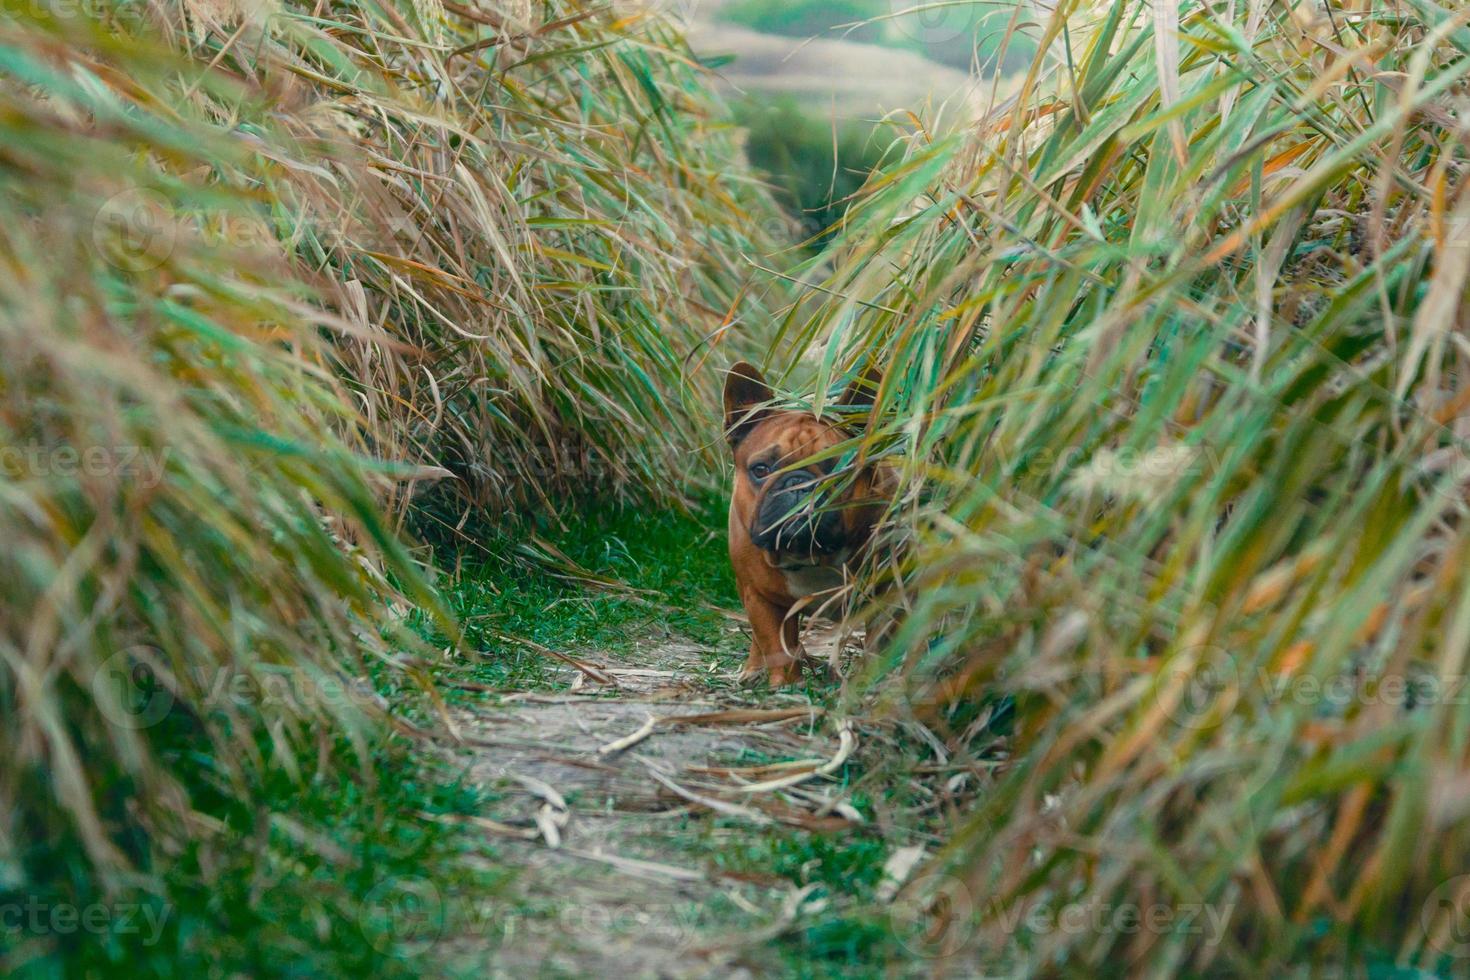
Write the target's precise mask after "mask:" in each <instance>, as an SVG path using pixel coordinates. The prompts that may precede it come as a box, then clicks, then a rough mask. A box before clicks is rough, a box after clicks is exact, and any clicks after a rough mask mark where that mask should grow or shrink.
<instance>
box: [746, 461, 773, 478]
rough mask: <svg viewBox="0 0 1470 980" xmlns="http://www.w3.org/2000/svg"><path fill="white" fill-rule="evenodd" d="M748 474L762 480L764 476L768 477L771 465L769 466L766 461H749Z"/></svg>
mask: <svg viewBox="0 0 1470 980" xmlns="http://www.w3.org/2000/svg"><path fill="white" fill-rule="evenodd" d="M750 475H751V476H753V477H755V478H756V479H757V480H764V479H765V478H766V477H768V476H770V475H771V467H770V464H768V463H751V464H750Z"/></svg>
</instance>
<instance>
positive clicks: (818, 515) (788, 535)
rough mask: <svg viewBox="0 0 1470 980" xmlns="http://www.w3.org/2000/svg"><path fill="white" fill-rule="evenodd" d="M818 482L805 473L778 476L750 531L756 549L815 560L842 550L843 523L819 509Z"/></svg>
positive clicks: (832, 513)
mask: <svg viewBox="0 0 1470 980" xmlns="http://www.w3.org/2000/svg"><path fill="white" fill-rule="evenodd" d="M819 479H821V478H820V477H818V476H815V475H813V474H812V473H810V472H808V471H806V470H796V471H795V472H792V473H787V474H784V475H782V476H778V477H776V482H775V484H773V485H772V486H771V488H770V489H769V490H768V491H766V494H765V497H764V498H763V499H762V500H761V504H760V507H759V509H758V510H757V511H756V515H755V526H754V527H752V528H751V529H750V530H751V534H750V538H751V540H752V541H753V542H754V543H755V546H756V547H757V548H761V549H762V550H765V551H770V552H773V553H775V554H782V555H786V554H791V555H804V556H812V557H817V556H820V555H823V554H829V553H832V552H836V551H840V550H841V549H842V546H843V531H842V520H841V518H840V517H839V516H838V515H837V513H836V511H834V510H822V509H821V508H820V506H819V505H820V501H819V499H818V498H819V497H820V496H821V495H820V494H818V493H817V492H816V488H817V481H818V480H819Z"/></svg>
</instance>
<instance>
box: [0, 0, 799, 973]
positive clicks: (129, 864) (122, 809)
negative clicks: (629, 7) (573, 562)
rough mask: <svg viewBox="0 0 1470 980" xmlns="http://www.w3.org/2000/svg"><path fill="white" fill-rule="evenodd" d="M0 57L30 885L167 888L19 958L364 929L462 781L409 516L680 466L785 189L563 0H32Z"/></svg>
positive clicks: (13, 815)
mask: <svg viewBox="0 0 1470 980" xmlns="http://www.w3.org/2000/svg"><path fill="white" fill-rule="evenodd" d="M466 9H467V10H468V8H466ZM523 17H524V18H528V19H522V18H523ZM0 60H3V62H4V65H5V71H4V73H3V74H4V78H3V80H0V110H3V111H0V265H3V267H4V269H5V274H4V275H3V276H0V528H3V530H4V535H5V540H6V546H5V548H4V549H3V550H0V581H4V583H5V589H4V593H3V598H0V623H3V625H0V753H3V754H4V757H5V759H6V765H5V767H4V770H3V772H0V906H3V907H4V909H5V910H6V914H7V915H8V914H9V913H10V910H12V909H13V908H14V907H16V906H20V907H22V908H24V907H27V904H28V903H31V904H34V903H45V904H46V905H47V907H48V908H55V907H59V906H65V907H66V908H69V909H72V910H78V909H84V908H89V907H92V906H94V905H97V904H98V903H105V904H106V906H107V907H108V908H116V907H119V906H120V905H123V904H130V903H142V904H144V905H149V906H150V907H157V908H166V909H170V910H172V911H171V915H170V917H169V919H168V923H167V928H166V931H165V932H164V933H163V934H162V935H161V936H160V937H156V938H157V944H155V945H150V946H148V948H147V949H139V948H135V947H136V942H135V941H134V940H136V939H137V935H136V934H134V933H124V932H119V931H118V930H116V929H112V930H108V929H103V930H100V931H98V930H93V929H87V930H84V932H83V933H81V934H77V933H75V932H74V931H73V932H68V931H65V930H64V929H62V928H59V927H57V928H53V927H52V926H51V925H49V924H46V923H43V924H42V925H39V926H30V927H24V928H21V929H18V930H17V929H16V928H14V927H12V926H10V925H9V924H7V925H6V927H5V928H4V929H3V930H0V971H3V972H6V973H13V972H31V973H37V974H56V973H72V972H77V973H82V972H86V971H88V970H103V969H104V964H113V965H114V968H119V969H120V968H121V967H120V966H119V964H128V965H129V966H131V965H133V964H139V965H140V967H141V968H145V969H153V970H156V971H157V972H160V973H170V972H176V973H179V974H182V975H190V976H193V975H198V974H200V973H206V972H213V970H212V969H210V968H206V964H216V969H218V970H223V971H225V972H236V971H238V972H245V973H265V974H270V973H276V972H289V971H299V972H307V971H310V972H327V973H341V974H353V975H361V974H362V973H364V972H375V971H376V969H377V966H376V965H374V963H375V959H376V958H377V957H378V956H379V954H380V953H383V950H379V949H378V948H377V947H376V946H375V945H374V944H372V943H369V944H368V947H370V948H365V947H364V944H363V937H362V935H361V929H359V927H358V925H357V917H356V916H355V915H353V914H351V910H352V909H353V908H363V907H365V906H369V905H371V902H372V889H373V888H374V887H376V885H377V876H378V874H379V873H380V872H381V871H384V870H386V871H388V872H389V873H394V870H395V869H397V868H403V867H405V866H408V865H412V864H414V863H415V862H419V863H421V865H422V866H423V867H425V868H429V867H433V868H434V871H433V874H434V875H435V876H441V875H442V876H443V880H445V881H452V880H454V879H455V877H456V876H457V875H459V874H462V873H464V872H462V871H461V870H456V869H455V868H453V867H440V866H438V865H437V864H436V863H435V862H436V860H437V859H436V858H435V856H434V853H435V852H433V850H432V848H433V847H434V846H435V845H433V844H432V841H430V840H429V831H426V830H424V829H423V828H422V827H421V826H420V823H421V821H420V819H419V818H417V817H415V816H414V814H415V813H416V812H418V811H424V810H433V809H435V808H436V807H438V806H440V805H441V804H440V802H439V801H440V800H441V798H442V799H443V800H444V801H445V802H444V803H443V805H444V806H447V807H453V808H458V807H460V806H461V805H463V806H466V807H468V806H471V803H469V802H463V801H461V803H456V802H454V794H453V793H452V792H450V790H448V789H446V788H444V787H442V786H438V784H437V782H436V780H437V779H438V775H434V776H433V777H430V776H425V777H423V779H422V780H420V779H419V777H418V776H415V775H413V774H414V773H415V772H416V767H417V766H418V765H420V764H421V760H418V754H417V753H414V752H412V751H411V749H413V748H414V747H415V742H418V741H421V740H423V739H426V738H429V737H431V735H432V734H433V732H431V731H429V730H428V729H427V728H426V729H419V728H415V727H412V726H411V725H410V724H409V723H408V722H409V720H419V721H423V722H424V723H425V725H426V726H428V725H433V726H435V727H437V724H438V722H440V721H441V720H442V711H443V708H442V699H441V697H440V696H439V695H438V693H437V692H436V691H435V690H434V688H433V686H432V684H431V683H430V676H431V673H432V671H433V667H432V664H433V660H434V658H435V657H436V656H437V655H438V652H439V651H438V650H437V649H434V648H429V647H427V646H425V645H424V644H423V643H422V642H421V639H420V637H419V636H418V635H416V634H415V632H414V630H412V629H410V628H409V624H408V618H409V616H410V615H412V616H414V617H415V618H416V625H417V626H418V628H419V630H420V631H421V632H423V633H425V634H428V635H432V636H434V637H435V639H436V641H438V642H442V643H444V644H445V645H448V646H455V645H457V644H459V643H461V642H462V634H461V632H460V626H459V624H457V623H456V621H455V619H454V616H453V615H452V613H451V611H450V609H449V608H448V607H447V604H446V602H445V601H444V598H443V597H441V595H440V593H439V592H438V591H437V590H436V579H437V578H438V577H439V573H438V572H437V571H435V570H433V569H432V568H429V567H428V566H426V565H425V564H424V563H423V562H422V558H423V557H424V556H423V554H422V553H418V552H415V551H413V550H412V549H411V547H410V546H409V545H408V544H407V543H406V542H405V541H404V539H403V538H402V537H401V536H400V528H401V527H402V526H403V525H404V524H406V523H413V524H414V525H416V526H427V527H431V528H435V529H437V530H439V531H445V525H449V526H450V527H452V526H453V525H454V523H455V522H456V521H457V520H458V519H459V517H460V516H461V515H463V514H464V513H465V511H466V509H470V508H474V509H476V512H478V513H492V514H503V513H504V512H505V509H506V508H508V507H519V506H526V505H536V506H541V507H544V506H545V505H546V503H547V502H548V501H550V500H553V499H555V500H561V499H565V498H566V497H567V495H568V492H569V489H570V488H572V487H578V486H583V485H586V484H587V483H588V482H591V481H594V480H595V481H596V483H597V485H598V487H599V489H600V490H601V492H602V493H603V495H604V496H607V497H611V498H618V497H634V496H636V497H637V498H638V499H640V500H647V499H650V498H656V499H658V500H659V501H661V502H662V503H664V504H669V503H671V502H677V500H678V499H679V497H680V495H681V494H682V493H683V492H685V488H686V487H688V486H689V483H690V481H689V479H688V477H689V476H690V475H691V474H698V473H700V472H703V471H704V470H707V469H708V466H709V458H708V457H707V456H703V455H701V447H703V446H705V445H707V444H708V443H709V442H710V441H711V440H710V435H711V433H710V431H709V430H710V428H711V427H712V420H713V419H714V417H715V412H714V408H713V406H714V403H715V399H714V390H715V382H716V381H717V379H716V378H715V372H714V370H713V368H712V367H706V366H704V361H703V360H701V359H697V358H695V357H694V356H693V355H695V354H700V355H702V356H704V357H707V356H708V355H709V347H708V345H709V343H710V342H711V340H712V339H713V340H714V341H715V342H716V343H717V345H718V346H719V347H720V349H721V352H722V354H723V350H724V349H725V348H730V347H739V346H741V345H742V344H746V343H748V340H747V338H745V337H744V336H743V335H741V334H740V333H739V332H738V329H737V330H736V332H731V330H732V328H739V327H740V325H742V324H743V323H745V318H746V317H748V316H754V315H756V314H757V313H758V312H759V311H760V309H761V306H760V302H759V301H760V297H761V295H762V293H763V291H764V287H762V286H761V285H760V284H755V283H752V282H751V281H750V278H751V272H750V270H749V269H748V268H747V267H746V266H744V265H743V264H742V263H741V262H740V260H739V258H738V257H739V256H740V255H742V254H746V255H749V254H764V253H765V252H767V251H770V250H771V249H772V245H771V243H769V242H767V241H765V240H764V239H761V238H759V237H754V238H753V237H752V234H753V233H759V232H761V230H762V229H769V228H771V227H775V226H776V223H775V222H773V221H771V220H768V216H769V215H772V214H774V208H772V206H771V205H770V204H769V203H768V201H767V199H766V197H765V196H764V194H763V192H762V191H761V190H760V189H759V188H758V186H757V185H756V183H755V182H754V181H752V180H747V179H745V178H743V177H742V176H741V175H740V173H739V172H738V171H737V170H735V169H734V168H732V166H731V162H732V161H733V159H734V151H733V148H732V141H731V134H732V130H731V128H730V126H729V124H728V122H726V121H725V120H724V119H723V117H722V115H721V114H720V113H719V112H715V111H712V109H713V107H712V104H711V103H710V102H709V101H708V100H707V98H706V97H705V94H704V91H703V89H702V88H701V83H700V81H699V79H698V76H697V74H696V73H695V71H694V69H693V68H692V67H691V65H690V62H689V61H688V59H687V57H686V52H684V51H683V50H682V49H681V48H680V47H679V46H678V42H677V39H675V38H673V37H672V36H670V35H667V34H666V33H665V32H664V31H663V29H662V28H661V27H660V26H659V25H657V24H642V25H639V24H620V23H618V22H615V21H614V19H613V17H612V15H611V13H610V12H609V11H607V10H606V9H605V8H593V7H590V6H586V5H583V4H581V3H578V2H572V0H568V2H565V3H548V4H540V5H537V7H536V8H535V10H534V11H527V12H526V13H525V14H524V15H516V14H504V15H502V14H499V13H495V14H492V13H489V12H476V11H475V10H468V13H446V12H445V8H442V7H440V6H439V5H438V4H427V5H425V4H420V3H410V2H407V0H405V2H401V3H398V2H393V3H388V4H371V5H360V4H345V3H344V4H331V3H329V4H317V3H287V4H283V5H268V6H264V7H262V6H257V5H241V6H238V7H237V6H235V5H231V4H212V3H211V4H205V3H185V4H180V5H165V6H153V7H150V6H144V5H138V4H118V5H115V6H113V5H77V4H65V3H56V4H54V5H53V4H47V3H42V4H39V5H28V6H15V5H8V6H7V7H6V8H5V10H4V12H3V14H0ZM722 328H723V329H724V331H725V332H724V333H721V332H720V331H721V329H722ZM426 481H437V483H436V491H435V495H434V498H433V500H432V502H431V505H429V506H421V507H418V506H411V504H414V503H416V502H417V500H419V499H424V500H427V498H425V497H424V495H423V490H424V487H425V484H426ZM415 490H418V491H420V496H419V498H413V497H412V495H413V494H414V491H415ZM445 533H448V532H447V531H445ZM451 598H452V596H451ZM405 835H406V836H407V837H416V835H426V836H425V839H426V841H429V842H428V843H425V844H424V848H425V849H424V850H423V851H422V853H419V852H418V851H414V852H413V853H412V854H409V853H408V851H404V854H403V855H399V856H398V857H393V858H392V859H391V860H389V859H380V858H379V857H378V856H376V855H377V854H378V851H379V850H381V849H382V848H384V847H388V848H390V849H397V848H399V845H400V844H401V843H402V841H403V840H404V838H405ZM414 847H415V848H417V847H418V845H414ZM442 850H444V851H445V852H446V853H449V852H452V851H453V850H454V847H453V846H450V845H446V846H445V847H444V848H443V849H442ZM420 859H422V860H421V861H420ZM68 914H69V913H68ZM48 922H49V920H48ZM7 923H8V920H7ZM390 938H391V937H390ZM390 945H391V944H390ZM384 955H386V954H384Z"/></svg>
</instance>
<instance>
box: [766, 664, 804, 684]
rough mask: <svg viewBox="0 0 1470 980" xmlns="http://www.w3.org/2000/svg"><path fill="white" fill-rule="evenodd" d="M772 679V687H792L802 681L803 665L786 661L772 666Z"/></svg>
mask: <svg viewBox="0 0 1470 980" xmlns="http://www.w3.org/2000/svg"><path fill="white" fill-rule="evenodd" d="M770 678H771V686H772V687H790V686H791V685H792V684H795V683H796V682H797V681H799V680H801V663H800V662H799V661H796V660H786V661H783V662H781V663H777V664H771V670H770Z"/></svg>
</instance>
